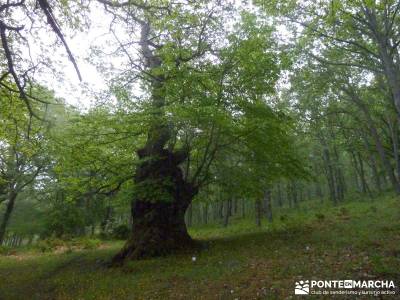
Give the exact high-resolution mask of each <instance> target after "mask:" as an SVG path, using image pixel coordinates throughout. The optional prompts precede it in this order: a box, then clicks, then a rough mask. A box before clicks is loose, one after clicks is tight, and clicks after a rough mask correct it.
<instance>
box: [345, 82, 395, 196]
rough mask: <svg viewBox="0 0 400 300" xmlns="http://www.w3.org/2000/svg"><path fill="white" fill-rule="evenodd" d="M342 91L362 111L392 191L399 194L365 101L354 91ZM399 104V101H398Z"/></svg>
mask: <svg viewBox="0 0 400 300" xmlns="http://www.w3.org/2000/svg"><path fill="white" fill-rule="evenodd" d="M343 91H344V92H346V93H347V94H348V95H349V97H350V99H351V100H352V102H353V103H355V104H356V105H357V106H358V107H359V108H360V110H361V111H362V112H363V113H364V116H365V118H366V120H367V124H368V128H369V130H370V133H371V136H372V138H373V139H374V141H375V146H376V150H377V151H378V153H379V156H380V158H381V160H382V163H383V166H384V168H385V171H386V174H387V175H388V176H389V179H390V182H391V184H392V187H393V189H394V191H395V192H396V193H397V194H400V183H399V181H398V180H397V178H396V176H395V175H394V173H393V169H392V166H391V164H390V161H389V159H388V158H387V155H386V153H385V148H384V147H383V144H382V140H381V138H380V136H379V133H378V130H377V129H376V127H375V124H374V121H373V119H372V117H371V115H370V113H369V109H368V107H367V106H366V105H365V103H364V102H363V101H362V100H361V99H360V98H359V97H358V95H357V94H356V93H354V91H352V90H349V89H343ZM399 104H400V102H399Z"/></svg>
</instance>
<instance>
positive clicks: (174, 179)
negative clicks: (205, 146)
mask: <svg viewBox="0 0 400 300" xmlns="http://www.w3.org/2000/svg"><path fill="white" fill-rule="evenodd" d="M158 152H159V155H158V156H157V157H154V156H152V159H148V155H147V153H146V149H142V150H140V151H138V154H139V157H140V158H142V163H141V164H140V165H139V166H138V168H137V171H136V176H135V184H136V186H138V187H139V189H138V191H137V193H136V194H137V196H136V197H137V198H136V199H135V200H134V201H133V202H132V219H133V226H132V233H131V237H130V238H129V240H128V241H127V242H126V244H125V246H124V247H123V249H122V250H121V251H120V252H119V253H118V254H117V255H116V256H115V257H114V258H113V261H112V264H113V265H120V264H122V263H123V262H124V261H125V260H130V259H140V258H145V257H153V256H160V255H165V254H168V253H171V252H173V251H176V250H179V249H184V248H189V247H193V246H194V245H195V243H194V241H193V240H192V239H191V237H190V236H189V234H188V232H187V228H186V223H185V212H186V210H187V208H188V207H189V205H190V203H191V201H192V199H193V197H194V196H195V195H196V193H197V188H195V187H193V186H192V185H191V184H189V183H187V182H186V181H185V180H184V179H183V176H182V171H181V169H180V168H179V167H178V165H179V164H180V163H181V162H182V161H183V160H184V159H185V157H186V156H185V155H182V153H181V154H178V153H176V154H174V153H172V152H170V151H169V150H166V149H159V150H158ZM145 157H146V159H143V158H145Z"/></svg>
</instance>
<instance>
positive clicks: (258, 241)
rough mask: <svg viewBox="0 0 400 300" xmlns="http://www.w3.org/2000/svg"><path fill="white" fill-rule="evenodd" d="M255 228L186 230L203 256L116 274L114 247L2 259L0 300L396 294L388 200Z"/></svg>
mask: <svg viewBox="0 0 400 300" xmlns="http://www.w3.org/2000/svg"><path fill="white" fill-rule="evenodd" d="M263 223H264V224H263V226H262V227H261V228H258V227H256V226H255V225H254V221H253V220H247V219H243V220H240V219H236V220H232V225H230V226H228V227H227V228H221V227H220V226H218V225H209V226H205V227H202V228H194V229H192V230H191V234H192V236H194V237H195V238H196V239H199V240H202V241H203V242H204V243H205V244H207V247H206V248H205V249H203V250H201V251H199V252H196V253H187V254H180V255H175V256H169V257H162V258H156V259H148V260H143V261H136V262H130V263H128V264H127V265H126V266H124V267H122V268H107V267H105V264H104V262H105V261H107V260H109V259H110V258H111V257H112V255H113V254H114V253H115V252H116V251H117V250H118V249H119V248H120V247H121V245H122V243H121V242H113V243H108V244H105V245H103V247H101V248H100V249H95V250H84V251H72V252H71V253H63V254H56V253H43V254H40V253H31V252H20V253H17V254H15V255H11V256H0V299H1V300H12V299H18V300H25V299H29V300H31V299H40V300H43V299H74V300H76V299H96V300H97V299H99V300H100V299H291V298H297V297H298V296H295V295H294V285H295V281H297V280H302V279H303V280H304V279H310V280H311V279H312V280H342V279H353V280H363V279H365V280H371V279H383V280H394V281H395V284H396V286H399V285H400V203H399V200H398V199H396V198H394V197H391V196H385V197H379V198H376V199H375V200H373V201H372V200H364V201H354V202H347V203H344V204H342V205H340V206H337V207H332V206H328V205H324V206H320V205H319V204H318V203H312V202H311V203H306V202H305V203H304V204H303V203H302V205H301V206H300V208H299V209H298V210H297V211H294V210H292V211H291V212H290V211H284V210H282V211H279V213H277V215H276V216H275V221H274V222H273V223H272V224H268V223H267V221H266V220H263ZM193 257H196V260H195V261H193V259H192V258H193ZM397 293H399V291H398V290H397ZM311 297H312V298H313V299H316V298H318V299H323V296H315V295H314V296H311ZM369 297H371V298H375V299H381V298H380V297H382V296H380V297H372V296H369ZM396 297H399V294H397V295H396V296H393V297H392V296H386V298H393V299H394V298H396ZM306 298H307V296H306ZM337 298H340V299H356V297H354V296H352V297H351V296H340V297H339V296H336V298H335V299H337ZM383 298H384V297H383ZM386 298H384V299H386ZM326 299H332V298H329V297H326ZM357 299H369V298H368V296H359V297H357ZM397 299H399V298H397Z"/></svg>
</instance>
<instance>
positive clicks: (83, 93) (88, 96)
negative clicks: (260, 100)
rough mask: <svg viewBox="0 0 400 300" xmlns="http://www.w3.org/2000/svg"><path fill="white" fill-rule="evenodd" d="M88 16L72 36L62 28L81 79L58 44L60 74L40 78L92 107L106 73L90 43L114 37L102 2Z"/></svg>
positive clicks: (55, 56)
mask: <svg viewBox="0 0 400 300" xmlns="http://www.w3.org/2000/svg"><path fill="white" fill-rule="evenodd" d="M236 2H237V5H238V6H240V7H242V8H243V7H246V9H251V8H253V7H252V6H250V4H248V3H247V4H245V5H244V4H243V3H242V1H241V0H236ZM248 2H251V1H248ZM89 17H90V20H91V26H90V28H89V30H87V31H85V32H78V33H74V35H73V36H72V35H71V34H68V32H66V30H65V29H63V31H64V33H65V35H66V38H67V43H68V45H69V47H70V48H71V51H72V52H73V54H74V56H75V59H76V61H77V63H78V66H79V70H80V72H81V75H82V82H79V79H78V76H77V74H76V72H75V69H74V67H73V65H72V63H70V62H69V60H68V58H67V56H66V53H65V49H64V48H63V47H59V48H58V49H56V50H55V51H54V53H51V56H52V58H53V59H55V60H56V61H59V62H58V63H57V66H56V69H57V71H59V72H60V77H57V76H53V75H49V73H44V74H42V75H41V76H40V79H39V81H40V82H41V83H43V84H45V85H46V86H48V87H50V88H51V89H53V90H54V91H55V93H56V96H58V97H62V98H64V99H65V100H66V101H67V102H68V103H69V104H72V105H74V106H77V107H79V108H80V109H83V110H84V109H87V108H89V107H90V105H91V104H93V103H94V100H95V98H96V97H95V94H96V93H101V92H102V91H106V90H107V83H106V79H105V76H103V74H102V73H100V72H99V71H98V70H97V69H96V67H95V65H93V64H92V63H91V62H89V61H88V58H89V56H90V55H91V46H92V45H97V46H101V47H102V49H103V50H104V51H105V52H107V50H111V49H107V43H106V41H107V39H109V38H111V36H110V35H109V24H110V22H111V16H110V15H108V14H107V13H105V12H104V10H103V7H102V6H99V5H97V6H92V9H91V12H90V15H89ZM279 32H280V35H281V36H283V37H284V36H285V35H288V32H287V30H286V29H285V28H284V27H280V28H279ZM40 38H41V39H42V41H44V42H45V43H46V41H47V40H54V39H55V35H54V33H53V32H51V31H50V29H49V32H48V35H46V34H43V35H41V37H40ZM36 50H38V49H36ZM38 53H40V51H38ZM48 54H50V53H48ZM119 63H120V61H118V60H117V59H111V61H105V62H104V64H112V65H114V66H118V64H119Z"/></svg>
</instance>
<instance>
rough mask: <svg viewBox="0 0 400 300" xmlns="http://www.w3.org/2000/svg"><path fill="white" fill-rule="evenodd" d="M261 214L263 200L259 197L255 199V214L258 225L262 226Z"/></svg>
mask: <svg viewBox="0 0 400 300" xmlns="http://www.w3.org/2000/svg"><path fill="white" fill-rule="evenodd" d="M261 214H262V205H261V200H260V199H257V200H256V201H255V216H256V225H257V226H259V227H260V226H261Z"/></svg>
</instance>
